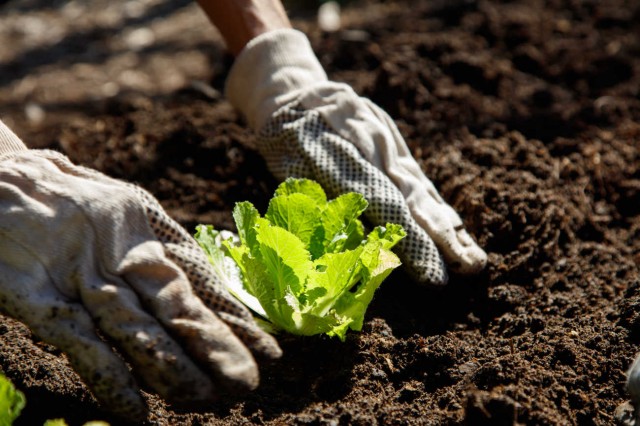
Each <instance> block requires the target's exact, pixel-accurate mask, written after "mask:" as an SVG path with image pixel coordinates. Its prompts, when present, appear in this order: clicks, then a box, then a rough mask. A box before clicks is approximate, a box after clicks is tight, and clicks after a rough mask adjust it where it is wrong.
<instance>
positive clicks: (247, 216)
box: [232, 201, 260, 250]
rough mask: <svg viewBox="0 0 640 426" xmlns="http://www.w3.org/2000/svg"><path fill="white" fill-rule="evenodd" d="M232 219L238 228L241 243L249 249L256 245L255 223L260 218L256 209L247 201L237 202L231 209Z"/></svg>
mask: <svg viewBox="0 0 640 426" xmlns="http://www.w3.org/2000/svg"><path fill="white" fill-rule="evenodd" d="M232 214H233V220H234V221H235V222H236V227H237V228H238V237H240V241H241V242H242V244H245V245H247V246H248V247H249V249H250V250H251V249H252V248H255V247H256V223H257V221H258V219H259V218H260V213H258V210H257V209H256V208H255V207H254V206H253V204H251V203H250V202H248V201H243V202H241V203H237V204H236V206H235V207H234V209H233V213H232Z"/></svg>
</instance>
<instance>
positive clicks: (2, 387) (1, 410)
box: [0, 374, 27, 426]
mask: <svg viewBox="0 0 640 426" xmlns="http://www.w3.org/2000/svg"><path fill="white" fill-rule="evenodd" d="M26 403H27V400H26V398H25V397H24V394H23V393H22V392H20V391H19V390H18V389H16V388H15V387H14V386H13V383H11V381H9V379H7V378H6V377H5V376H4V375H2V374H0V426H10V425H11V424H13V422H14V421H15V419H17V418H18V416H19V415H20V412H21V411H22V409H23V408H24V406H25V405H26Z"/></svg>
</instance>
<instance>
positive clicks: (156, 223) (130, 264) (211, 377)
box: [0, 122, 280, 419]
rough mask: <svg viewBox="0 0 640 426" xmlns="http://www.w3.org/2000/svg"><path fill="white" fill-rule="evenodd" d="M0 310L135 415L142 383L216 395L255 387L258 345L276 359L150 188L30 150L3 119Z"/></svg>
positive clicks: (165, 391) (203, 397) (184, 395)
mask: <svg viewBox="0 0 640 426" xmlns="http://www.w3.org/2000/svg"><path fill="white" fill-rule="evenodd" d="M198 296H199V297H198ZM0 308H1V309H2V311H3V312H5V313H6V314H8V315H10V316H12V317H14V318H16V319H18V320H20V321H22V322H24V323H25V324H26V325H28V326H29V327H30V328H31V330H32V331H33V333H34V334H36V335H37V336H39V337H40V338H41V339H42V340H44V341H46V342H48V343H50V344H53V345H55V346H57V347H58V348H60V349H61V350H62V351H64V352H65V353H66V354H67V356H68V357H69V360H70V362H71V364H72V365H73V367H74V369H75V370H76V371H77V372H78V374H79V375H80V376H81V377H82V379H83V380H84V381H85V382H86V384H87V385H88V386H89V388H90V389H91V390H92V391H93V393H94V394H95V396H96V397H97V398H98V400H99V401H101V402H102V403H103V404H104V405H105V406H107V408H110V409H112V410H113V411H115V412H117V413H119V414H121V415H123V416H125V417H127V418H129V419H140V418H143V417H144V416H145V415H146V414H145V413H146V407H145V404H144V402H143V399H142V398H141V396H140V394H139V393H138V388H137V385H136V382H138V383H139V384H140V385H142V386H145V387H146V388H148V389H150V390H151V391H155V392H157V393H158V394H160V395H161V396H162V397H164V398H166V399H167V400H168V401H170V402H178V403H191V402H196V403H204V402H212V401H214V400H215V399H216V397H219V396H222V395H224V394H225V393H229V392H234V391H242V390H247V389H253V388H255V387H256V386H257V384H258V368H257V365H256V362H255V360H254V358H253V356H252V354H251V352H250V351H252V352H253V353H254V354H256V355H259V356H264V357H270V358H274V357H278V356H279V355H280V349H279V347H278V345H277V343H276V342H275V340H274V339H273V337H271V336H269V335H267V334H266V333H264V332H263V331H261V330H260V329H259V328H258V327H257V326H256V324H255V323H254V321H253V319H252V316H251V314H250V313H249V312H248V310H247V309H246V308H244V307H243V306H242V305H240V304H239V303H238V302H237V301H236V300H235V299H234V298H233V297H232V296H230V295H229V294H228V293H227V291H226V290H225V289H224V288H223V286H222V285H221V284H220V277H216V275H215V273H214V272H213V270H212V267H211V265H210V264H209V263H208V261H207V258H206V255H205V254H204V252H202V250H201V249H200V248H199V247H198V245H197V243H196V242H195V240H194V239H193V238H192V237H191V236H190V235H189V234H188V233H187V232H186V231H185V230H183V229H182V228H181V227H180V226H179V225H178V224H177V223H176V222H174V221H173V220H172V219H170V218H169V217H168V216H167V215H166V213H165V212H164V210H163V209H162V207H161V206H160V205H159V203H158V202H157V201H156V200H155V199H154V198H153V197H152V196H151V195H150V194H149V193H147V192H146V191H144V190H142V189H141V188H139V187H137V186H134V185H131V184H127V183H124V182H121V181H118V180H115V179H111V178H109V177H107V176H105V175H103V174H101V173H99V172H97V171H93V170H90V169H87V168H84V167H79V166H76V165H73V164H72V163H71V162H70V161H69V160H68V159H67V158H66V157H65V156H63V155H62V154H59V153H56V152H53V151H45V150H27V149H26V147H25V146H24V145H23V144H22V142H21V141H20V140H19V139H18V138H17V137H16V136H15V135H14V134H13V133H12V132H11V131H10V130H9V129H8V128H7V127H6V126H5V125H4V124H2V123H1V122H0ZM112 345H113V346H116V347H117V348H118V351H119V353H120V355H122V356H123V357H124V359H125V360H126V361H128V362H129V364H130V365H131V367H132V369H131V371H130V370H129V368H128V366H127V364H125V362H124V361H123V359H122V357H121V356H119V355H118V354H116V353H115V352H114V351H113V350H112Z"/></svg>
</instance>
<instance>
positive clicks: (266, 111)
mask: <svg viewBox="0 0 640 426" xmlns="http://www.w3.org/2000/svg"><path fill="white" fill-rule="evenodd" d="M226 91H227V96H228V98H229V100H230V101H231V103H232V104H234V105H235V106H236V107H237V108H238V109H239V110H240V111H241V112H242V113H243V114H244V115H245V116H246V117H247V120H248V121H249V124H250V125H251V126H252V127H253V128H254V130H256V131H257V132H258V149H259V150H260V152H261V153H262V155H263V156H264V157H265V159H266V161H267V164H268V166H269V168H270V170H271V171H272V173H273V174H274V175H275V176H276V177H277V178H279V179H285V178H286V177H288V176H298V177H307V178H311V179H315V180H316V181H318V182H319V183H320V184H321V185H322V186H323V187H324V188H325V189H326V190H327V192H328V193H329V194H331V195H332V196H337V195H339V194H341V193H344V192H349V191H355V192H359V193H361V194H363V195H364V196H365V198H366V199H367V200H368V201H369V208H368V209H367V211H365V216H366V217H367V218H368V219H369V221H370V222H372V223H373V224H378V225H384V224H385V223H387V222H392V223H399V224H401V225H402V226H403V227H404V229H405V230H406V231H407V236H406V237H405V238H404V239H403V240H402V241H401V242H400V243H399V244H398V245H397V246H396V247H397V252H398V255H399V256H400V258H401V259H402V261H403V263H404V264H405V266H406V267H407V269H408V271H409V272H410V273H411V274H412V275H413V276H414V277H415V278H416V279H417V280H418V281H420V282H426V283H431V284H444V283H445V282H446V281H447V270H446V267H445V263H446V264H447V265H448V266H449V267H450V268H451V269H454V270H456V271H458V272H461V273H473V272H477V271H479V270H480V269H482V268H483V267H484V265H485V263H486V259H487V256H486V254H485V252H484V251H483V250H482V249H481V248H480V247H479V246H478V245H477V244H476V243H475V242H474V241H473V239H472V238H471V236H470V235H469V234H468V233H467V231H466V230H465V229H464V227H463V224H462V220H461V219H460V217H459V216H458V214H457V213H456V212H455V211H454V210H453V209H452V208H451V207H450V206H449V205H448V204H447V203H446V202H445V201H444V200H443V199H442V198H441V197H440V195H439V194H438V192H437V190H436V189H435V187H434V185H433V184H432V183H431V181H430V180H429V179H428V178H427V177H426V176H425V175H424V173H423V172H422V170H421V169H420V166H419V165H418V163H417V162H416V161H415V159H414V158H413V156H412V155H411V152H410V151H409V148H408V147H407V145H406V143H405V141H404V139H403V138H402V136H401V135H400V132H399V131H398V129H397V127H396V125H395V123H394V122H393V120H392V119H391V118H390V117H389V116H388V115H387V114H386V113H385V112H384V111H382V110H381V109H380V108H378V107H377V106H376V105H374V104H373V103H372V102H371V101H369V100H368V99H365V98H361V97H359V96H358V95H356V94H355V92H354V91H353V90H352V89H351V88H350V87H349V86H347V85H345V84H340V83H335V82H331V81H329V80H328V79H327V76H326V74H325V72H324V70H323V69H322V66H321V65H320V63H319V62H318V60H317V58H316V57H315V55H314V53H313V51H312V50H311V47H310V44H309V41H308V39H307V38H306V36H305V35H304V34H302V33H300V32H298V31H296V30H291V29H283V30H276V31H272V32H268V33H265V34H262V35H260V36H258V37H256V38H255V39H253V40H252V41H251V42H249V44H248V45H247V46H246V47H245V48H244V50H243V51H242V52H241V53H240V55H239V56H238V58H237V59H236V63H235V64H234V66H233V68H232V70H231V73H230V75H229V78H228V80H227V88H226Z"/></svg>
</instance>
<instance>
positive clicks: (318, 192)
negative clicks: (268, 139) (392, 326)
mask: <svg viewBox="0 0 640 426" xmlns="http://www.w3.org/2000/svg"><path fill="white" fill-rule="evenodd" d="M367 205H368V203H367V201H366V200H365V199H364V197H363V196H362V195H361V194H357V193H347V194H343V195H341V196H339V197H337V198H335V199H333V200H329V201H328V200H327V197H326V195H325V192H324V190H323V189H322V187H321V186H320V185H319V184H318V183H317V182H314V181H312V180H308V179H293V178H290V179H287V180H286V181H285V182H284V183H282V184H281V185H280V186H279V187H278V188H277V190H276V192H275V195H274V197H273V198H272V199H271V201H270V202H269V206H268V209H267V212H266V214H265V215H264V217H262V216H260V213H259V212H258V210H257V209H256V208H255V207H254V206H253V204H251V203H250V202H246V201H245V202H240V203H238V204H236V206H235V208H234V210H233V218H234V220H235V223H236V226H237V228H238V236H239V241H238V240H237V239H236V240H235V241H234V239H224V241H223V242H222V245H220V240H221V238H220V237H221V236H220V233H218V232H217V231H215V230H214V229H213V228H212V227H211V226H204V225H200V226H198V230H197V233H196V239H197V240H198V242H199V243H200V245H201V246H202V247H203V248H204V249H205V251H206V252H207V254H208V256H209V260H210V261H211V263H212V264H213V265H214V266H215V267H217V268H223V270H222V271H221V272H224V271H228V269H229V265H228V264H225V263H224V255H228V256H230V257H231V258H232V259H233V260H235V263H236V264H237V266H238V268H239V271H240V273H241V276H242V283H243V286H242V288H240V287H239V286H237V285H235V286H234V285H233V284H232V281H233V280H227V282H226V283H227V286H228V288H229V290H230V291H231V293H233V294H234V295H235V296H236V297H238V298H239V299H240V300H241V301H243V302H244V303H245V304H246V305H247V306H249V307H250V308H251V309H253V310H254V311H255V312H256V313H258V314H260V315H262V316H263V317H265V318H266V319H267V320H268V321H269V322H270V324H271V326H272V327H273V328H274V329H276V330H285V331H287V332H290V333H293V334H298V335H314V334H320V333H326V334H328V335H330V336H337V337H339V338H340V339H341V340H344V339H345V335H346V332H347V330H348V329H351V330H356V331H359V330H361V329H362V323H363V319H364V314H365V311H366V309H367V306H368V305H369V303H370V302H371V300H372V299H373V295H374V292H375V290H376V289H377V288H378V287H379V286H380V284H381V283H382V281H383V280H384V279H385V278H386V277H387V276H388V275H389V273H390V272H391V271H392V270H393V269H394V268H397V267H398V266H400V261H399V259H398V257H397V256H396V255H395V254H393V253H392V252H391V248H392V247H393V246H394V245H395V244H396V243H397V242H398V241H400V240H401V239H402V238H403V237H404V236H405V232H404V230H403V229H402V227H401V226H400V225H396V224H387V225H386V226H378V227H376V228H374V229H373V230H372V231H371V232H370V233H369V234H368V235H367V236H366V237H365V236H364V227H363V225H362V222H361V221H360V220H359V219H358V217H359V216H360V215H361V214H362V212H363V211H364V210H365V209H366V208H367ZM221 247H222V250H221ZM223 251H224V253H223ZM221 265H222V266H221Z"/></svg>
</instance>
